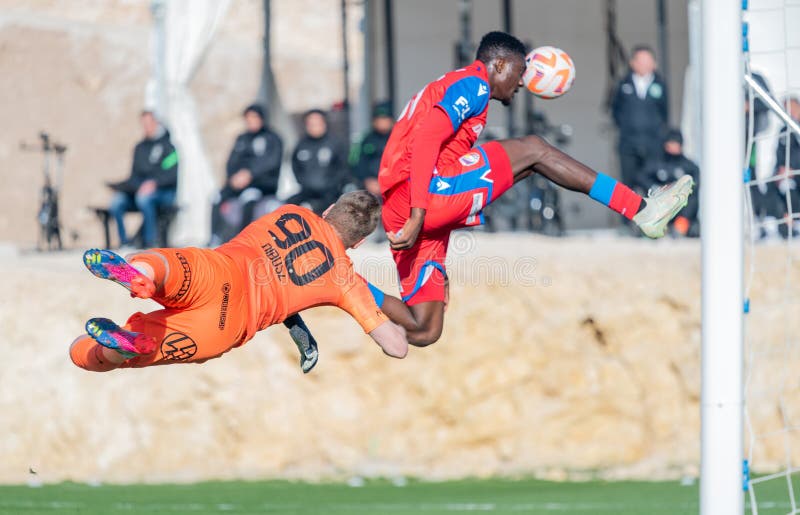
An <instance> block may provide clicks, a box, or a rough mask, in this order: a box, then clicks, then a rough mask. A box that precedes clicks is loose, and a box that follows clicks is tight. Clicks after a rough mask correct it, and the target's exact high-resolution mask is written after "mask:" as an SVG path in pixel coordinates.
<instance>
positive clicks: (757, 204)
mask: <svg viewBox="0 0 800 515" xmlns="http://www.w3.org/2000/svg"><path fill="white" fill-rule="evenodd" d="M786 104H787V105H786V110H787V112H788V113H789V115H790V116H791V117H792V119H793V120H795V121H797V122H800V99H798V98H795V97H791V98H789V99H788V101H787V103H786ZM787 139H788V151H789V153H788V160H787V153H786V151H787ZM775 154H776V155H775V163H776V164H775V178H776V180H774V181H771V182H767V183H765V184H766V188H765V189H759V188H758V187H754V188H752V189H751V193H752V197H753V210H754V211H755V214H756V217H757V218H759V219H760V220H761V221H765V220H766V221H768V220H774V221H783V222H785V223H784V224H781V225H780V226H779V232H780V234H781V236H783V237H784V238H785V237H787V236H788V227H789V226H792V227H793V234H794V235H798V234H799V233H800V227H798V226H797V221H796V220H792V219H791V213H792V212H795V213H796V212H798V211H800V192H798V184H797V179H796V177H795V175H794V174H795V173H797V172H798V171H800V136H798V135H797V134H796V133H795V132H794V131H791V130H789V128H788V127H787V126H784V127H783V130H782V131H781V136H780V138H779V139H778V146H777V149H776V151H775ZM787 165H788V166H787ZM790 203H791V206H790ZM767 232H769V231H767ZM762 235H768V234H762Z"/></svg>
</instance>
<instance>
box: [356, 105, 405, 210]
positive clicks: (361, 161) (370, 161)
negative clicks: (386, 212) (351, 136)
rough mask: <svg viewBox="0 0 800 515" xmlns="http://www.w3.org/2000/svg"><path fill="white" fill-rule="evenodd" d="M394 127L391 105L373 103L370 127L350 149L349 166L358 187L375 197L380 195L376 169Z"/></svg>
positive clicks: (378, 166)
mask: <svg viewBox="0 0 800 515" xmlns="http://www.w3.org/2000/svg"><path fill="white" fill-rule="evenodd" d="M392 127H394V118H392V106H391V104H390V103H389V102H381V103H378V104H375V107H374V108H373V109H372V128H371V129H370V131H369V132H367V133H366V134H365V135H364V138H363V139H361V141H359V142H357V143H355V144H353V147H352V149H351V150H350V167H351V169H352V170H353V175H354V176H355V178H356V180H357V181H358V183H359V184H358V185H359V187H362V188H364V189H365V190H367V191H368V192H370V193H372V194H373V195H375V196H376V197H380V196H381V187H380V186H379V185H378V170H379V169H380V166H381V156H382V155H383V149H384V148H386V142H387V141H389V135H390V134H391V133H392Z"/></svg>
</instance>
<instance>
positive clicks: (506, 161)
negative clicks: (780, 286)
mask: <svg viewBox="0 0 800 515" xmlns="http://www.w3.org/2000/svg"><path fill="white" fill-rule="evenodd" d="M525 54H526V49H525V46H524V45H523V44H522V43H521V42H520V41H519V40H518V39H516V38H515V37H513V36H511V35H510V34H506V33H503V32H490V33H488V34H486V35H485V36H484V37H483V39H482V40H481V43H480V45H479V47H478V51H477V57H476V60H475V62H473V63H472V64H470V65H469V66H467V67H465V68H462V69H459V70H455V71H452V72H449V73H447V74H445V75H443V76H442V77H440V78H439V79H437V80H435V81H433V82H431V83H430V84H428V85H426V86H425V87H424V88H422V90H420V91H419V93H417V94H416V95H414V97H413V98H412V99H411V100H410V101H409V102H408V104H407V105H406V107H405V109H403V112H402V113H401V114H400V117H399V119H398V121H397V123H396V124H395V126H394V129H393V130H392V134H391V136H390V137H389V142H388V143H387V145H386V149H385V151H384V154H383V158H382V161H381V167H380V172H379V175H378V181H379V183H380V187H381V193H382V196H383V201H384V205H383V215H382V216H383V224H384V227H385V229H386V231H387V234H388V237H389V241H390V245H391V248H392V254H393V257H394V260H395V263H396V264H397V270H398V272H399V275H400V290H401V296H402V301H401V300H400V299H397V298H395V297H390V296H388V295H387V296H385V295H384V294H383V293H382V292H380V291H379V290H378V289H377V288H374V287H372V286H370V289H371V290H372V292H373V295H374V296H375V299H376V302H377V304H378V306H380V307H381V309H382V310H383V311H384V312H385V313H386V314H387V315H388V316H389V318H391V319H392V320H393V321H395V322H397V323H399V324H400V325H402V326H403V327H404V328H405V329H406V331H407V334H408V341H409V343H412V344H414V345H417V346H425V345H429V344H431V343H433V342H435V341H436V340H438V338H439V336H440V335H441V332H442V325H443V319H444V308H445V301H446V270H445V257H446V255H447V245H448V241H449V238H450V232H451V231H452V230H454V229H459V228H463V227H470V226H474V225H480V224H481V223H482V222H483V214H482V213H483V208H484V207H486V206H487V205H488V204H489V203H491V202H492V201H493V200H495V199H496V198H497V197H499V196H500V195H502V194H503V193H504V192H505V191H506V190H508V189H509V188H510V187H511V186H513V185H514V183H516V182H517V181H520V180H522V179H525V178H526V177H528V176H530V175H531V174H533V173H539V174H542V175H543V176H545V177H546V178H547V179H549V180H551V181H553V182H555V183H556V184H559V185H560V186H562V187H564V188H567V189H569V190H573V191H579V192H582V193H585V194H588V195H589V196H591V197H592V198H594V199H595V200H597V201H599V202H601V203H603V204H605V205H607V206H608V207H609V208H611V209H613V210H615V211H617V212H618V213H620V214H622V215H623V216H625V217H626V218H628V219H631V220H633V221H634V222H635V223H636V224H637V225H638V226H639V227H640V229H641V230H642V232H644V234H645V235H647V236H649V237H651V238H659V237H661V236H663V235H664V232H665V230H666V226H667V223H668V222H669V220H671V219H672V218H673V217H674V216H675V215H676V214H677V212H678V211H679V210H680V209H681V208H682V207H683V206H684V205H685V204H686V201H687V197H688V195H689V194H691V191H692V186H693V183H692V179H691V177H689V176H684V177H682V178H681V179H680V180H679V181H677V182H676V183H673V184H670V185H667V186H665V187H663V188H662V189H660V190H657V191H653V192H651V193H650V196H649V197H648V198H646V199H643V198H642V197H640V196H639V195H638V194H636V193H635V192H633V191H632V190H631V189H630V188H628V187H626V186H625V185H623V184H621V183H618V182H617V181H616V180H615V179H613V178H611V177H609V176H607V175H605V174H603V173H598V172H595V171H594V170H592V169H591V168H589V167H587V166H586V165H584V164H582V163H580V162H578V161H576V160H575V159H573V158H571V157H570V156H568V155H566V154H564V153H563V152H561V151H560V150H558V149H556V148H555V147H553V146H551V145H550V144H549V143H547V142H546V141H545V140H543V139H542V138H540V137H538V136H525V137H521V138H513V139H506V140H500V141H494V142H490V143H486V144H484V145H480V146H478V147H475V148H473V145H474V143H475V142H476V140H477V139H478V136H479V135H480V133H481V131H482V130H483V127H484V124H485V123H486V112H487V109H488V104H489V100H490V99H494V100H499V101H500V102H501V103H503V104H504V105H509V104H510V102H511V99H512V98H513V97H514V94H515V93H516V92H517V90H518V89H519V88H520V87H521V86H522V85H523V84H522V82H521V77H522V74H523V72H524V70H525Z"/></svg>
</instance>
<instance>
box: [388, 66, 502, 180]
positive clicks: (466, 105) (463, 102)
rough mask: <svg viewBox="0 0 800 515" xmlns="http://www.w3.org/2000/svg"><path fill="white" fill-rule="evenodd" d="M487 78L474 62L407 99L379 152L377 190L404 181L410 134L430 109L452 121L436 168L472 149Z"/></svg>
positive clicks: (483, 122) (408, 166)
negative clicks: (382, 149) (384, 145)
mask: <svg viewBox="0 0 800 515" xmlns="http://www.w3.org/2000/svg"><path fill="white" fill-rule="evenodd" d="M488 78H489V77H488V74H487V73H486V65H484V64H483V63H482V62H481V61H475V62H474V63H472V64H470V65H469V66H467V67H466V68H461V69H458V70H455V71H452V72H449V73H446V74H445V75H443V76H442V77H440V78H438V79H437V80H435V81H433V82H431V83H429V84H428V85H426V86H425V87H424V88H422V89H421V90H420V91H419V93H417V94H416V95H414V96H413V97H412V98H411V100H409V101H408V103H407V104H406V106H405V108H403V112H402V113H400V117H399V118H398V119H397V123H396V124H395V126H394V128H393V129H392V134H391V136H389V141H388V142H387V143H386V149H385V150H384V151H383V157H382V158H381V167H380V171H379V172H378V181H379V183H380V186H381V193H386V192H387V191H388V190H390V189H392V188H393V187H394V186H395V185H397V184H398V183H400V182H401V181H405V180H408V178H409V176H410V174H411V149H412V148H413V145H414V137H415V134H416V131H417V129H419V126H420V124H421V123H422V122H423V121H424V120H425V118H426V117H427V115H428V113H430V111H431V109H435V108H437V107H438V108H439V109H442V110H443V111H444V112H445V113H447V116H448V117H449V118H450V122H451V123H452V124H453V135H452V136H450V138H448V139H447V140H446V141H445V142H444V143H443V144H442V147H441V149H440V151H439V157H438V159H437V161H436V168H437V169H442V168H444V167H446V166H447V165H449V164H452V163H453V162H455V161H456V160H457V159H458V158H459V157H461V156H462V155H464V154H465V153H467V152H468V151H469V149H471V148H472V146H473V145H474V144H475V141H476V140H477V139H478V136H480V134H481V132H482V131H483V127H484V126H485V125H486V112H487V110H488V107H489V99H490V98H491V92H490V91H489V82H488ZM431 171H432V170H431Z"/></svg>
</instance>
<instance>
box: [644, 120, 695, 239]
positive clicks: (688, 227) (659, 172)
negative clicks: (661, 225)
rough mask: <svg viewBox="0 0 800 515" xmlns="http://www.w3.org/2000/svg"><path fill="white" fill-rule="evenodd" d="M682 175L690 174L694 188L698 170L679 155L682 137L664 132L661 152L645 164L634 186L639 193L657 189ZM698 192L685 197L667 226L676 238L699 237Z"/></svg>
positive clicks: (692, 162) (674, 130)
mask: <svg viewBox="0 0 800 515" xmlns="http://www.w3.org/2000/svg"><path fill="white" fill-rule="evenodd" d="M684 175H691V176H692V178H693V179H694V181H695V188H698V187H699V182H698V181H699V179H700V169H699V168H698V167H697V164H695V162H694V161H692V160H691V159H689V158H688V157H686V156H685V155H683V135H682V134H681V131H679V130H678V129H671V130H670V131H669V132H667V137H666V138H665V140H664V147H663V152H662V153H661V155H660V156H659V157H658V158H656V159H653V160H650V161H648V162H647V163H646V164H645V166H644V168H643V169H642V173H641V174H640V175H639V183H638V186H639V187H640V188H641V189H642V191H647V190H649V189H650V188H657V187H659V186H663V185H665V184H669V183H671V182H673V181H676V180H678V179H679V178H681V177H683V176H684ZM699 198H700V193H699V191H698V190H697V189H696V190H695V193H694V195H690V196H689V202H688V203H687V204H686V207H684V208H683V209H682V210H681V211H680V213H678V216H676V217H675V219H674V220H673V221H672V222H671V224H670V227H671V228H672V230H673V233H674V234H678V235H680V236H691V237H698V236H700V226H699V224H698V220H697V213H698V208H699V200H698V199H699Z"/></svg>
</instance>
